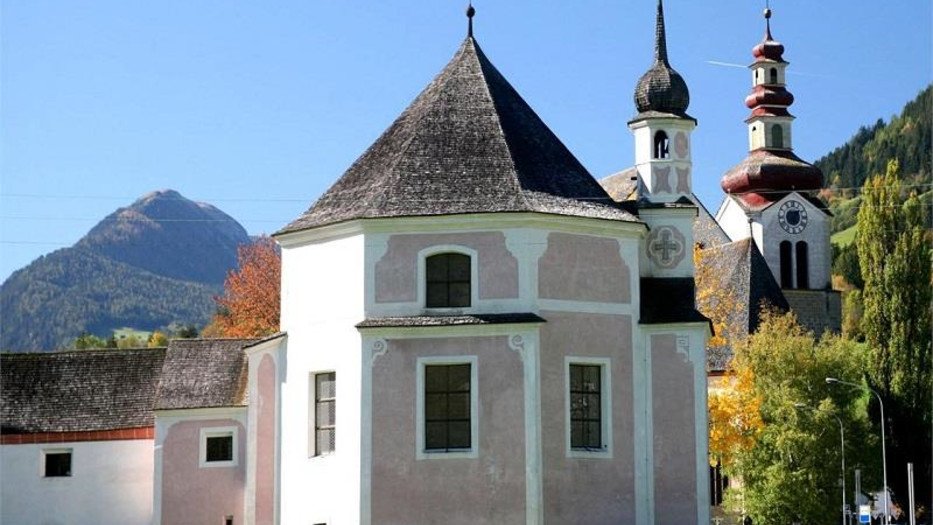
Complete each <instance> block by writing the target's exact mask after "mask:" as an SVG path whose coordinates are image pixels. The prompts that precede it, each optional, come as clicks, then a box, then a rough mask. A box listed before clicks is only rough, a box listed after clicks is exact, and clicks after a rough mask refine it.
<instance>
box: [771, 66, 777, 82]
mask: <svg viewBox="0 0 933 525" xmlns="http://www.w3.org/2000/svg"><path fill="white" fill-rule="evenodd" d="M771 83H772V84H777V83H778V79H777V68H776V67H772V68H771Z"/></svg>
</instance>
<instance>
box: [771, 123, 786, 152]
mask: <svg viewBox="0 0 933 525" xmlns="http://www.w3.org/2000/svg"><path fill="white" fill-rule="evenodd" d="M771 147H772V148H783V147H784V128H782V127H781V125H780V124H775V125H773V126H771Z"/></svg>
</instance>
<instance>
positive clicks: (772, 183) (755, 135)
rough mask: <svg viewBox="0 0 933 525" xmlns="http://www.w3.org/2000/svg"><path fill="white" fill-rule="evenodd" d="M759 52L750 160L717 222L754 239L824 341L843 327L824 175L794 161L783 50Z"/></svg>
mask: <svg viewBox="0 0 933 525" xmlns="http://www.w3.org/2000/svg"><path fill="white" fill-rule="evenodd" d="M764 17H765V36H764V39H763V40H762V41H761V42H760V43H759V44H758V45H756V46H755V47H754V48H752V56H753V57H754V62H753V63H752V64H751V65H750V66H749V69H750V70H751V72H752V90H751V93H749V95H748V96H747V97H746V98H745V105H746V106H747V107H748V108H749V110H750V111H751V113H750V114H749V116H748V118H746V119H745V123H746V124H747V126H748V150H749V151H748V155H747V156H746V157H745V159H744V160H743V161H742V162H741V163H739V164H738V165H736V166H735V167H733V168H732V169H730V170H729V171H728V172H726V174H725V175H724V176H723V178H722V183H721V185H722V189H723V190H724V191H725V192H726V194H727V197H726V200H725V202H724V203H723V205H722V207H721V208H720V210H719V212H718V213H717V215H716V220H717V222H719V225H720V226H721V227H722V229H723V230H724V231H725V232H726V234H728V235H729V237H730V238H731V239H732V240H733V241H737V240H740V239H744V238H747V237H749V236H751V237H752V238H753V239H754V241H755V244H756V245H757V247H758V249H759V250H760V251H761V254H762V255H763V256H764V258H765V260H766V261H767V263H768V267H769V268H770V270H771V273H772V274H774V278H775V280H776V281H777V282H778V283H780V286H781V290H782V292H783V293H784V296H785V297H786V298H787V301H788V303H790V305H791V309H792V310H795V311H796V312H797V314H798V318H799V319H800V320H801V321H802V322H803V323H804V324H805V325H807V326H808V327H809V328H811V329H813V330H814V331H815V332H817V333H821V332H822V331H823V329H827V328H828V329H831V330H837V331H838V329H839V325H840V320H839V317H840V314H839V296H838V293H836V292H833V291H832V286H831V282H830V264H831V261H832V250H831V246H830V242H829V233H830V231H829V228H830V214H829V211H828V210H827V208H826V205H825V204H823V202H822V201H820V200H819V198H818V197H817V193H818V192H819V190H820V189H821V188H822V187H823V173H822V172H821V171H820V169H819V168H817V167H816V166H814V165H812V164H810V163H808V162H806V161H803V160H801V159H800V158H799V157H797V155H795V154H794V150H793V142H792V136H793V134H792V129H791V128H792V124H793V121H794V116H793V115H791V114H790V112H789V111H788V108H789V107H790V106H791V104H793V103H794V96H793V95H792V94H791V93H790V92H789V91H788V90H787V81H786V76H785V75H786V70H787V66H788V62H787V61H786V60H784V45H783V44H781V43H780V42H778V41H776V40H775V39H774V37H773V36H772V35H771V10H770V9H765V11H764Z"/></svg>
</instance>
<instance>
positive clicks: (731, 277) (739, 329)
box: [697, 238, 790, 370]
mask: <svg viewBox="0 0 933 525" xmlns="http://www.w3.org/2000/svg"><path fill="white" fill-rule="evenodd" d="M699 261H700V262H699V264H701V265H704V266H706V265H710V266H709V267H705V268H698V271H697V274H698V275H701V276H702V277H701V280H700V281H699V282H698V283H697V286H699V287H700V288H702V289H705V290H720V291H721V293H718V294H701V297H708V298H709V299H708V300H709V301H714V300H726V301H729V304H731V305H734V308H730V311H731V312H732V313H731V316H730V317H731V318H730V319H729V320H728V322H727V323H726V325H725V331H726V332H727V333H726V334H723V335H725V336H726V338H727V339H733V338H736V337H742V336H744V335H746V334H750V333H752V332H754V331H755V330H757V329H758V325H759V324H760V323H761V313H762V311H763V309H764V308H765V307H773V308H776V309H778V310H784V311H787V310H788V309H789V308H790V307H789V306H788V304H787V299H786V298H785V297H784V294H783V293H782V292H781V287H780V285H778V283H777V281H775V280H774V275H773V274H772V273H771V269H770V268H768V263H767V262H766V261H765V258H764V257H763V256H762V255H761V252H760V251H758V247H757V246H756V245H755V243H754V242H753V241H752V240H751V238H746V239H742V240H739V241H735V242H731V243H727V244H722V245H719V246H712V247H709V248H706V249H704V250H703V254H702V257H701V258H700V259H699ZM699 306H700V310H701V311H703V312H708V313H709V312H710V310H709V309H710V308H711V307H712V305H711V304H704V300H702V299H701V301H700V305H699ZM710 315H712V314H711V313H710ZM713 357H716V361H715V362H712V361H711V362H710V363H709V367H710V369H711V370H722V369H724V368H725V366H726V365H727V364H728V361H729V359H730V358H731V357H732V352H731V350H730V349H728V348H725V349H722V351H721V352H719V353H718V354H716V353H711V354H710V358H711V359H712V358H713Z"/></svg>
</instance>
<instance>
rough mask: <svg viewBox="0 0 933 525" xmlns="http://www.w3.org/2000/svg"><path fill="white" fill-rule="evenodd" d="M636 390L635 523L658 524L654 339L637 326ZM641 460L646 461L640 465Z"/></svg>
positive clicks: (635, 354) (635, 349) (634, 392)
mask: <svg viewBox="0 0 933 525" xmlns="http://www.w3.org/2000/svg"><path fill="white" fill-rule="evenodd" d="M635 331H636V332H637V335H636V336H635V346H634V352H633V354H634V355H633V357H634V359H635V363H634V365H635V366H634V367H633V370H634V371H635V378H634V383H635V384H634V387H633V389H632V394H633V404H634V414H633V422H634V425H635V458H636V459H635V502H636V504H635V523H636V524H638V525H647V524H649V523H654V446H653V444H654V411H653V405H652V399H654V398H653V397H652V396H653V394H652V386H651V366H652V365H651V352H649V351H648V345H649V344H650V337H649V334H647V333H646V332H645V331H644V330H642V329H641V325H637V326H636V330H635ZM638 458H642V461H639V460H638Z"/></svg>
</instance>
